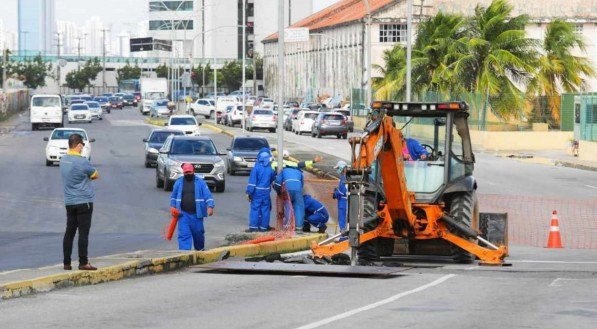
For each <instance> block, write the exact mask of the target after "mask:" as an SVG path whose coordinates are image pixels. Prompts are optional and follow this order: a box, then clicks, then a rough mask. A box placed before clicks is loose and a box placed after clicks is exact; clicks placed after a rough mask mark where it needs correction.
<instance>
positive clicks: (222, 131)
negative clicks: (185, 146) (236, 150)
mask: <svg viewBox="0 0 597 329" xmlns="http://www.w3.org/2000/svg"><path fill="white" fill-rule="evenodd" d="M201 126H202V127H205V128H207V129H211V130H213V131H215V132H217V133H220V134H224V135H228V136H230V137H235V136H236V135H235V134H234V133H233V132H231V131H228V130H225V129H222V128H220V127H217V126H214V125H212V124H211V123H203V124H201Z"/></svg>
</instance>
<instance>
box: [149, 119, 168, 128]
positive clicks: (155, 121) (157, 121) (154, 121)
mask: <svg viewBox="0 0 597 329" xmlns="http://www.w3.org/2000/svg"><path fill="white" fill-rule="evenodd" d="M145 123H148V124H150V125H154V126H159V127H164V123H166V121H164V120H160V119H152V118H145Z"/></svg>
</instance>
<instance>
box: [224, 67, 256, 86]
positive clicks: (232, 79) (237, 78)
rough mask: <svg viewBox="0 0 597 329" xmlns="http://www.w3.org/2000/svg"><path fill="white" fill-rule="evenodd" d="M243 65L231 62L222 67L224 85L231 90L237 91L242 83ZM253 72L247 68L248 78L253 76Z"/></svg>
mask: <svg viewBox="0 0 597 329" xmlns="http://www.w3.org/2000/svg"><path fill="white" fill-rule="evenodd" d="M242 70H243V68H242V64H241V62H239V61H230V62H228V63H226V64H224V66H223V67H222V69H221V70H220V72H221V73H222V84H223V85H224V86H225V87H226V88H228V89H229V90H237V89H239V88H240V86H241V82H242ZM252 74H253V71H250V69H249V67H247V68H246V71H245V75H246V77H249V76H252Z"/></svg>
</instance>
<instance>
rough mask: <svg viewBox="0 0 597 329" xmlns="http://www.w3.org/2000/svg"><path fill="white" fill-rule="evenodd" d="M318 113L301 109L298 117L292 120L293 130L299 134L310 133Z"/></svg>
mask: <svg viewBox="0 0 597 329" xmlns="http://www.w3.org/2000/svg"><path fill="white" fill-rule="evenodd" d="M318 114H319V113H318V112H315V111H300V112H299V113H298V115H297V116H296V119H295V120H292V131H293V132H294V133H295V134H297V135H300V134H302V133H310V132H311V128H313V122H315V118H317V115H318Z"/></svg>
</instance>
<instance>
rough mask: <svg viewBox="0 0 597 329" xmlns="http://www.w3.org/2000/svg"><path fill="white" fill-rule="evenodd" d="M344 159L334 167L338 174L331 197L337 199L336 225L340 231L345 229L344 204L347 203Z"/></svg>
mask: <svg viewBox="0 0 597 329" xmlns="http://www.w3.org/2000/svg"><path fill="white" fill-rule="evenodd" d="M347 167H348V165H347V164H346V162H344V161H338V163H337V164H336V166H334V169H336V172H337V173H338V174H339V175H340V182H339V183H338V187H337V188H335V189H334V195H333V198H334V199H336V200H338V226H339V227H340V231H345V230H346V206H347V204H348V190H347V189H346V168H347Z"/></svg>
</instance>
